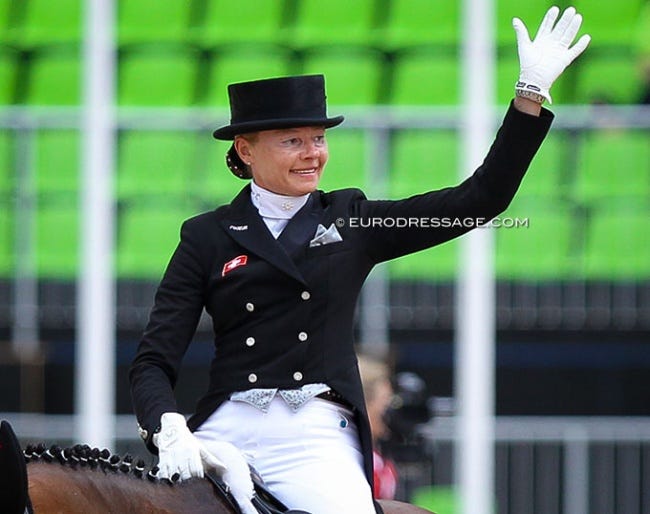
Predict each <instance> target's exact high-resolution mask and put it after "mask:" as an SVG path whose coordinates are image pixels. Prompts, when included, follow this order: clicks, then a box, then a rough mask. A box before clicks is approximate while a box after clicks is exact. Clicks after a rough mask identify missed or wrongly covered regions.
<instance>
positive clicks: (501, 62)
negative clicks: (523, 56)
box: [496, 48, 555, 105]
mask: <svg viewBox="0 0 650 514" xmlns="http://www.w3.org/2000/svg"><path fill="white" fill-rule="evenodd" d="M518 78H519V57H517V50H516V48H515V49H513V50H512V51H508V53H507V55H499V57H498V59H497V69H496V93H497V104H499V105H508V104H509V103H510V101H511V100H512V99H513V98H514V96H515V84H516V83H517V79H518ZM553 93H555V89H554V90H553Z"/></svg>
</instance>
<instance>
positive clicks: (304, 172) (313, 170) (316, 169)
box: [291, 168, 318, 175]
mask: <svg viewBox="0 0 650 514" xmlns="http://www.w3.org/2000/svg"><path fill="white" fill-rule="evenodd" d="M316 171H318V168H309V169H306V170H291V173H295V174H297V175H311V174H312V173H316Z"/></svg>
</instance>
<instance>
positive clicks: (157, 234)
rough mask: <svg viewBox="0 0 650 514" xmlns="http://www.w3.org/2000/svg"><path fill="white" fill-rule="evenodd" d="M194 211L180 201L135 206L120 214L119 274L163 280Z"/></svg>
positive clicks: (127, 276) (120, 275)
mask: <svg viewBox="0 0 650 514" xmlns="http://www.w3.org/2000/svg"><path fill="white" fill-rule="evenodd" d="M193 214H194V212H193V211H192V210H191V209H188V208H183V207H182V206H179V205H176V204H165V203H164V202H162V203H160V204H158V205H156V206H139V205H137V204H136V205H133V206H130V207H127V208H125V209H124V210H123V212H122V213H121V214H120V218H119V223H118V231H117V260H116V268H117V276H118V277H119V278H122V279H124V278H127V279H128V278H131V279H132V278H138V279H159V278H160V277H161V276H162V274H163V272H164V271H165V267H166V265H167V263H168V262H169V259H170V257H171V256H172V253H173V252H174V249H175V248H176V245H177V244H178V241H179V234H180V227H181V224H182V222H183V220H185V219H187V218H189V217H191V216H192V215H193Z"/></svg>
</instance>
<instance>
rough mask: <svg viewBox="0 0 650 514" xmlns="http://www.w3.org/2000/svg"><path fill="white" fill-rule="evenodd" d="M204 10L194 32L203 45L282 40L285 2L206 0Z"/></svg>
mask: <svg viewBox="0 0 650 514" xmlns="http://www.w3.org/2000/svg"><path fill="white" fill-rule="evenodd" d="M183 1H187V0H183ZM204 9H205V12H203V13H201V16H200V18H201V21H200V24H198V25H197V26H196V27H195V28H194V29H193V34H194V36H195V40H196V41H197V42H199V43H201V44H202V45H208V46H209V45H221V44H230V43H241V42H257V43H275V42H281V41H282V40H283V31H282V22H283V19H282V17H283V9H284V2H280V1H263V2H233V1H232V0H207V1H206V2H205V7H204Z"/></svg>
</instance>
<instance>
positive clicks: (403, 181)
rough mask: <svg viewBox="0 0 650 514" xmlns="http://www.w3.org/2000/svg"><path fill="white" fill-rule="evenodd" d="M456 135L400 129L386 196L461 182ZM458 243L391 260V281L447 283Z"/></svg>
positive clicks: (452, 272)
mask: <svg viewBox="0 0 650 514" xmlns="http://www.w3.org/2000/svg"><path fill="white" fill-rule="evenodd" d="M458 144H459V142H458V136H457V135H456V133H455V132H453V131H433V130H415V129H413V130H400V131H398V132H395V133H394V135H393V141H392V158H391V165H390V182H389V189H388V191H389V196H390V198H393V199H396V200H397V199H402V198H407V197H409V196H413V195H417V194H420V193H424V192H427V191H433V190H436V189H442V188H445V187H449V186H454V185H456V184H458V183H460V182H461V178H460V177H459V171H458V157H459V153H458V152H459V148H458ZM457 261H458V242H457V241H450V242H447V243H444V244H442V245H440V246H436V247H434V248H431V249H428V250H424V251H421V252H417V253H415V254H412V255H407V256H404V257H400V258H399V259H395V260H393V261H391V262H390V263H389V270H390V274H391V278H393V279H398V280H401V279H408V280H420V279H421V280H434V281H440V280H451V279H453V277H454V276H455V274H456V271H457V270H456V268H457Z"/></svg>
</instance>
